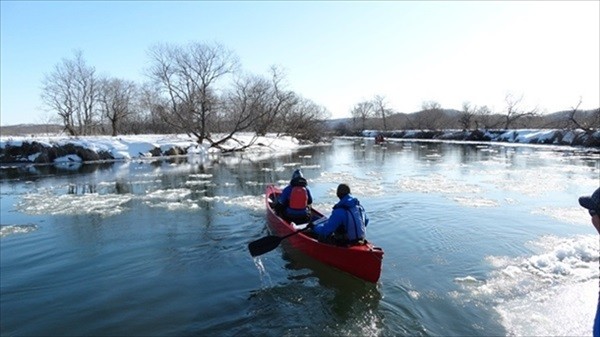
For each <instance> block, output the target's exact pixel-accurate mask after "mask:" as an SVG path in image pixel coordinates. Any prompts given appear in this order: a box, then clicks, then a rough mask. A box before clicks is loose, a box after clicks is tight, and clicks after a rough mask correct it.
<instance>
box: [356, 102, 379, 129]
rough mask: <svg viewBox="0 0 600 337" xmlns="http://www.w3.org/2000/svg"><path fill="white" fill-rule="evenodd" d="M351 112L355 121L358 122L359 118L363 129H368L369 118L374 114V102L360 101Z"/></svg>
mask: <svg viewBox="0 0 600 337" xmlns="http://www.w3.org/2000/svg"><path fill="white" fill-rule="evenodd" d="M350 114H351V115H352V119H353V121H354V122H355V124H356V120H359V121H360V123H361V129H362V130H366V129H367V119H369V118H371V117H373V115H374V109H373V102H371V101H363V102H359V103H358V104H356V105H355V106H354V108H352V110H351V111H350ZM355 126H356V125H355Z"/></svg>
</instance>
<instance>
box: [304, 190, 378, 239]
mask: <svg viewBox="0 0 600 337" xmlns="http://www.w3.org/2000/svg"><path fill="white" fill-rule="evenodd" d="M336 194H337V197H338V198H340V201H339V202H338V203H337V204H336V205H335V206H333V211H332V212H331V216H330V217H329V219H328V220H327V222H324V223H322V224H318V225H316V226H314V227H313V228H312V230H313V231H314V232H315V233H317V235H318V236H319V240H320V241H325V242H332V243H336V244H360V243H364V242H365V239H366V231H367V225H368V224H369V218H368V217H367V213H366V212H365V209H364V208H363V207H362V205H361V204H360V202H359V201H358V199H356V198H355V197H353V196H352V194H350V186H348V185H346V184H340V185H339V186H338V187H337V191H336ZM332 234H333V235H332Z"/></svg>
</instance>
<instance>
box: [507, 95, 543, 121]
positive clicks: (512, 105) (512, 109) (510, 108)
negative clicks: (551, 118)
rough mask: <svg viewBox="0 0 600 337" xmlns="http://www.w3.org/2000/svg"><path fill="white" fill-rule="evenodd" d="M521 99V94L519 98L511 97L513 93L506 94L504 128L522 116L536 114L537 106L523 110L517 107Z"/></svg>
mask: <svg viewBox="0 0 600 337" xmlns="http://www.w3.org/2000/svg"><path fill="white" fill-rule="evenodd" d="M522 100H523V96H521V97H519V98H515V97H513V95H511V94H508V95H506V97H505V99H504V101H505V102H506V114H505V115H504V128H505V129H508V128H510V127H511V126H512V125H513V124H514V123H515V122H516V121H517V120H519V119H521V118H524V117H534V116H536V115H537V108H534V109H532V110H529V111H524V110H521V109H520V108H519V104H521V101H522Z"/></svg>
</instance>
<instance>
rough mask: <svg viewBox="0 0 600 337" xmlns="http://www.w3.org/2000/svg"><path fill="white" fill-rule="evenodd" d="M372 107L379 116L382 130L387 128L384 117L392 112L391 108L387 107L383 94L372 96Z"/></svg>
mask: <svg viewBox="0 0 600 337" xmlns="http://www.w3.org/2000/svg"><path fill="white" fill-rule="evenodd" d="M373 109H374V110H375V113H376V114H377V115H379V116H380V117H381V120H382V122H383V130H387V123H386V117H387V116H389V115H390V114H392V110H391V109H389V108H388V107H387V102H386V98H385V96H382V95H375V97H374V98H373Z"/></svg>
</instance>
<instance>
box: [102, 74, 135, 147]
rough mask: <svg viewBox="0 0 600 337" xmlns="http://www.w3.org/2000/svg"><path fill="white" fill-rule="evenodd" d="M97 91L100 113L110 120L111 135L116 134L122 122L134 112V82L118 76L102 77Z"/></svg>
mask: <svg viewBox="0 0 600 337" xmlns="http://www.w3.org/2000/svg"><path fill="white" fill-rule="evenodd" d="M99 92H100V95H99V101H100V105H101V111H102V114H103V115H104V117H106V118H108V121H109V122H110V126H111V130H112V135H113V136H117V135H118V134H119V132H120V127H121V125H122V124H123V122H124V121H126V120H127V118H128V117H130V115H132V114H133V113H134V100H135V98H136V97H138V94H137V88H136V84H135V83H134V82H132V81H127V80H122V79H119V78H111V79H103V80H101V81H100V90H99Z"/></svg>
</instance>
